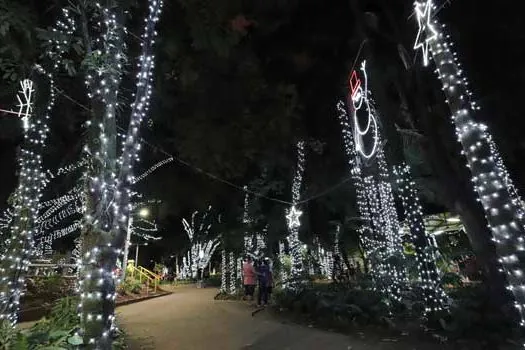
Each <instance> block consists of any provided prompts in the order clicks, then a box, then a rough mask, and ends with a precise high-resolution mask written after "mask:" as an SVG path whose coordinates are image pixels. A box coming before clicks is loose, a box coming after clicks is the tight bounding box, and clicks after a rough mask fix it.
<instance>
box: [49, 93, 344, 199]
mask: <svg viewBox="0 0 525 350" xmlns="http://www.w3.org/2000/svg"><path fill="white" fill-rule="evenodd" d="M57 92H58V93H59V94H60V95H61V96H63V97H65V98H66V99H68V100H69V101H71V102H73V103H74V104H76V105H77V106H79V107H81V108H83V109H85V110H86V111H90V109H89V108H88V107H86V106H85V105H83V104H82V103H80V102H78V101H77V100H75V99H73V98H72V97H71V96H69V95H67V94H66V93H65V92H64V91H62V90H58V89H57ZM117 128H118V129H119V130H120V131H125V129H124V128H122V127H120V126H117ZM140 142H142V143H143V144H145V145H147V146H148V147H150V148H151V149H153V150H156V151H159V152H160V153H162V154H163V155H165V156H166V157H167V158H166V159H165V160H163V161H161V162H160V163H163V164H162V165H165V164H168V163H171V162H177V163H179V164H181V165H184V166H186V167H188V168H190V169H192V170H194V171H195V172H198V173H201V174H203V175H205V176H207V177H209V178H210V179H212V180H215V181H218V182H221V183H223V184H225V185H228V186H230V187H232V188H235V189H237V190H239V191H240V192H245V193H249V194H251V195H254V196H256V197H259V198H264V199H266V200H269V201H272V202H275V203H280V204H283V205H286V206H290V205H292V204H293V203H292V202H291V201H287V200H283V199H279V198H275V197H271V196H267V195H265V194H263V193H260V192H256V191H253V190H250V189H249V188H246V189H245V188H244V186H241V185H237V184H235V183H233V182H231V181H229V180H226V179H224V178H222V177H220V176H218V175H215V174H213V173H211V172H209V171H206V170H204V169H202V168H201V167H199V166H196V165H193V164H191V163H189V162H188V161H185V160H183V159H181V158H179V157H177V156H175V155H174V154H172V153H169V152H167V151H166V150H164V149H163V148H162V147H160V146H158V145H154V144H152V143H150V142H148V141H147V140H146V139H144V138H142V137H140ZM157 164H158V163H157ZM162 165H159V166H157V167H155V168H154V169H152V170H151V171H149V172H148V175H149V174H150V173H152V172H154V171H155V170H156V169H157V168H159V167H160V166H162ZM142 178H143V177H142V175H140V176H137V177H135V179H136V181H137V182H138V181H140V180H142ZM137 179H138V180H137ZM350 180H352V176H351V175H350V176H347V177H344V178H342V179H341V180H340V181H339V182H338V183H336V184H334V185H332V186H330V187H328V188H327V189H325V190H322V191H320V192H319V193H316V194H314V195H312V196H309V197H306V198H304V199H301V200H299V201H297V203H296V204H305V203H307V202H310V201H312V200H314V199H318V198H320V197H323V196H325V195H327V194H329V193H331V192H333V191H335V190H337V189H338V188H339V187H341V186H343V185H345V184H346V183H348V182H349V181H350Z"/></svg>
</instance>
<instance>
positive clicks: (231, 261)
mask: <svg viewBox="0 0 525 350" xmlns="http://www.w3.org/2000/svg"><path fill="white" fill-rule="evenodd" d="M236 261H237V259H235V255H234V254H233V252H230V253H229V254H228V269H229V270H230V294H231V295H234V294H235V293H237V273H236V272H237V267H236Z"/></svg>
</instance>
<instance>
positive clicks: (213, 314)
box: [117, 287, 441, 350]
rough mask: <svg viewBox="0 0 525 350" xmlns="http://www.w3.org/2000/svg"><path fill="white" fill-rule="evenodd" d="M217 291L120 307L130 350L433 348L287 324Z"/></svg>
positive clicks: (181, 292)
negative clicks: (222, 297)
mask: <svg viewBox="0 0 525 350" xmlns="http://www.w3.org/2000/svg"><path fill="white" fill-rule="evenodd" d="M216 293H217V290H216V289H211V288H210V289H197V288H195V287H193V288H191V287H183V288H178V289H176V290H175V293H174V294H171V295H168V296H165V297H160V298H157V299H151V300H148V301H143V302H140V303H136V304H131V305H126V306H122V307H119V308H118V309H117V314H118V319H119V320H120V324H121V325H122V327H123V328H124V329H125V331H126V333H127V334H128V336H129V338H130V344H129V345H130V350H153V349H154V350H210V349H213V350H314V349H315V350H332V349H333V350H387V349H388V350H397V349H403V350H419V349H425V350H434V349H441V348H440V347H433V346H429V345H428V344H427V345H423V344H421V345H420V346H413V345H409V344H400V343H392V342H390V341H387V340H381V339H376V340H368V341H367V340H363V339H360V338H358V337H356V338H350V337H348V336H345V335H342V334H337V333H331V332H325V331H321V330H317V329H313V328H308V327H304V326H300V325H295V324H289V323H283V322H280V321H279V320H276V319H274V318H273V317H272V316H271V315H269V314H268V313H267V312H265V311H262V312H259V313H258V314H257V315H255V317H252V316H251V311H252V310H253V308H251V307H250V306H249V305H246V304H244V303H239V302H232V301H215V300H213V297H214V296H215V294H216Z"/></svg>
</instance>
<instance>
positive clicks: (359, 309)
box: [275, 284, 389, 330]
mask: <svg viewBox="0 0 525 350" xmlns="http://www.w3.org/2000/svg"><path fill="white" fill-rule="evenodd" d="M275 303H276V306H278V307H279V308H282V309H285V310H289V311H291V312H292V313H294V314H296V315H304V316H307V317H308V318H309V319H310V320H311V321H313V322H316V323H320V324H322V325H323V326H327V327H333V328H340V329H345V330H347V329H348V328H351V327H358V326H365V325H371V324H374V325H386V324H388V323H389V307H388V305H387V303H386V302H385V300H384V299H383V298H382V297H381V295H380V294H379V293H376V292H374V291H372V290H367V289H361V288H358V287H349V286H348V285H336V284H310V285H308V286H307V287H305V288H303V289H301V290H298V291H294V290H282V289H281V290H277V291H276V293H275Z"/></svg>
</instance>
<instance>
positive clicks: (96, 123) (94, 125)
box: [79, 0, 163, 349]
mask: <svg viewBox="0 0 525 350" xmlns="http://www.w3.org/2000/svg"><path fill="white" fill-rule="evenodd" d="M148 4H149V6H148V15H147V17H146V19H145V23H144V31H143V33H142V36H141V41H142V43H141V53H140V56H139V63H138V72H137V83H136V91H135V100H134V102H133V103H132V104H131V115H130V118H129V124H128V128H127V131H126V135H125V138H124V140H123V145H122V151H121V155H120V157H117V153H118V152H117V143H116V139H117V130H116V129H117V125H116V116H117V112H118V110H119V109H118V106H119V102H118V91H119V87H120V81H121V76H122V72H123V70H122V67H123V64H124V62H125V59H126V57H125V54H124V35H125V34H126V29H125V27H124V18H125V14H124V8H123V7H122V6H118V7H112V4H111V2H108V3H107V4H105V5H104V6H103V5H101V4H99V3H96V4H95V6H94V7H93V8H87V9H86V8H84V9H82V10H84V11H85V12H87V11H90V14H92V17H93V18H94V20H93V23H91V22H90V21H88V20H87V19H86V17H87V16H81V20H82V22H83V23H82V24H83V25H82V26H81V27H82V28H83V37H85V38H87V39H86V40H85V41H86V42H85V46H86V48H87V49H86V51H87V58H86V62H87V65H86V66H87V72H86V85H87V87H88V97H90V98H91V105H92V108H91V110H92V115H91V119H90V120H89V121H88V123H87V124H88V125H87V126H88V142H87V144H86V146H85V148H84V152H85V154H86V159H88V165H87V171H86V173H85V175H84V179H85V191H84V194H85V196H86V199H85V203H86V205H85V210H84V219H83V228H82V236H83V237H82V242H83V254H82V265H81V269H80V273H79V276H80V291H81V294H80V297H81V302H80V309H81V336H82V337H83V339H84V343H86V344H89V345H88V346H89V347H91V348H97V349H110V348H111V344H112V333H113V331H114V330H115V325H114V320H115V316H114V309H115V299H116V284H117V281H118V276H117V275H116V274H115V273H114V270H115V266H116V263H117V259H118V257H119V256H120V255H121V254H122V252H123V248H124V244H125V241H126V231H127V228H128V220H129V216H130V211H131V209H132V208H131V205H130V199H131V185H132V184H133V181H134V177H133V166H134V163H135V162H136V161H137V160H138V152H139V150H140V143H139V130H140V126H141V124H142V122H143V120H144V119H145V118H146V117H147V113H148V110H149V105H150V98H151V94H152V88H151V85H152V80H153V69H154V55H153V45H154V43H155V37H156V35H157V33H156V30H155V27H156V24H157V22H158V20H159V17H160V14H161V10H162V5H163V2H162V0H149V1H148ZM84 14H85V13H84ZM92 24H93V25H92ZM92 33H96V34H98V36H97V37H95V38H94V39H92V38H91V37H90V35H91V34H92Z"/></svg>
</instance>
